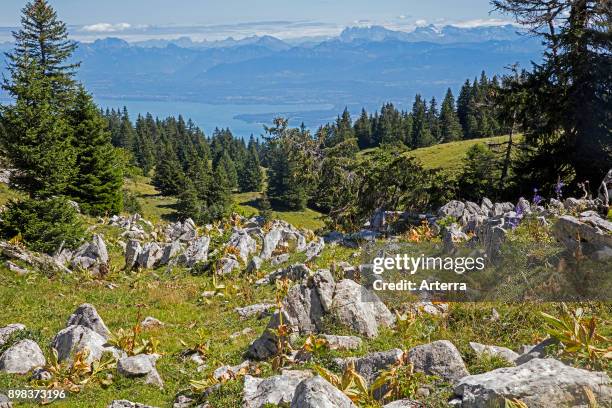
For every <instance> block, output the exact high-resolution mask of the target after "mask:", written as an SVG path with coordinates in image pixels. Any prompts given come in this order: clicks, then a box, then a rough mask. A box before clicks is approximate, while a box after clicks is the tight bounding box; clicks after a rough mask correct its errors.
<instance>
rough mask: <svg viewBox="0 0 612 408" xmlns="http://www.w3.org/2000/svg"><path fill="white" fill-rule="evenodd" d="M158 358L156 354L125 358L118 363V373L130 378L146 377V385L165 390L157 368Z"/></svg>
mask: <svg viewBox="0 0 612 408" xmlns="http://www.w3.org/2000/svg"><path fill="white" fill-rule="evenodd" d="M158 358H159V356H157V355H154V354H138V355H136V356H132V357H124V358H122V359H120V360H119V361H118V362H117V372H118V373H119V374H121V375H123V376H125V377H128V378H139V377H144V378H145V383H147V384H150V385H155V386H158V387H160V388H163V386H164V383H163V381H162V379H161V377H160V376H159V373H158V372H157V370H156V368H155V362H156V361H157V359H158Z"/></svg>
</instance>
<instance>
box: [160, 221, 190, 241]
mask: <svg viewBox="0 0 612 408" xmlns="http://www.w3.org/2000/svg"><path fill="white" fill-rule="evenodd" d="M165 235H166V238H167V239H168V240H169V241H176V240H179V241H183V242H190V241H193V240H194V239H196V238H197V235H198V234H197V229H196V225H195V223H194V222H193V220H192V219H191V218H187V219H186V220H185V221H184V222H180V221H177V222H175V223H173V224H170V225H168V226H167V227H166V230H165Z"/></svg>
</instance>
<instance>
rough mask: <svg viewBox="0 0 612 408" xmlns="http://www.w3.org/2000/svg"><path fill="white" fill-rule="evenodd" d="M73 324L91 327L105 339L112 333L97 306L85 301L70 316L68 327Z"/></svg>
mask: <svg viewBox="0 0 612 408" xmlns="http://www.w3.org/2000/svg"><path fill="white" fill-rule="evenodd" d="M73 325H74V326H84V327H87V328H90V329H91V330H93V331H95V332H96V333H98V334H99V335H100V336H102V337H104V338H105V339H108V338H109V336H110V334H111V333H110V330H108V327H106V325H105V324H104V321H103V320H102V318H101V317H100V315H99V314H98V311H97V310H96V308H95V307H94V306H93V305H90V304H89V303H84V304H82V305H81V306H79V307H78V308H77V309H76V310H75V311H74V313H73V314H72V315H71V316H70V317H69V318H68V322H67V323H66V327H68V326H73Z"/></svg>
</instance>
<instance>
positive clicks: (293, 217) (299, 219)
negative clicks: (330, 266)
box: [234, 192, 325, 231]
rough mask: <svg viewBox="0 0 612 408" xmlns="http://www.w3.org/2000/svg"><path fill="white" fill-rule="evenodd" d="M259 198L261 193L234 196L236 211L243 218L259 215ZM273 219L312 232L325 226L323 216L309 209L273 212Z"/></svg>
mask: <svg viewBox="0 0 612 408" xmlns="http://www.w3.org/2000/svg"><path fill="white" fill-rule="evenodd" d="M260 196H261V193H257V192H251V193H240V194H234V202H235V203H236V209H237V210H238V212H239V213H240V214H242V215H244V216H250V215H257V214H259V210H258V209H257V207H256V200H257V199H258V198H259V197H260ZM273 217H274V218H278V219H281V220H284V221H287V222H288V223H290V224H292V225H293V226H295V227H297V228H306V229H310V230H313V231H315V230H317V229H319V228H323V227H324V226H325V222H324V221H323V217H324V216H323V214H321V213H320V212H318V211H314V210H311V209H310V208H306V209H304V210H302V211H273Z"/></svg>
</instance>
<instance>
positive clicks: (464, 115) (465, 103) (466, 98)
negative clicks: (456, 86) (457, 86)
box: [457, 79, 472, 139]
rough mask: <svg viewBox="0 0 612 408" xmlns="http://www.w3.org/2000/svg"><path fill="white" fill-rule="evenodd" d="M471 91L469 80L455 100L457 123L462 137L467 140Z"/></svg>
mask: <svg viewBox="0 0 612 408" xmlns="http://www.w3.org/2000/svg"><path fill="white" fill-rule="evenodd" d="M471 91H472V84H471V83H470V80H469V79H466V80H465V83H464V84H463V86H462V87H461V92H460V93H459V98H458V99H457V117H458V118H459V123H460V124H461V128H462V129H463V137H464V138H465V139H467V135H468V128H469V126H468V113H469V105H470V94H471Z"/></svg>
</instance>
